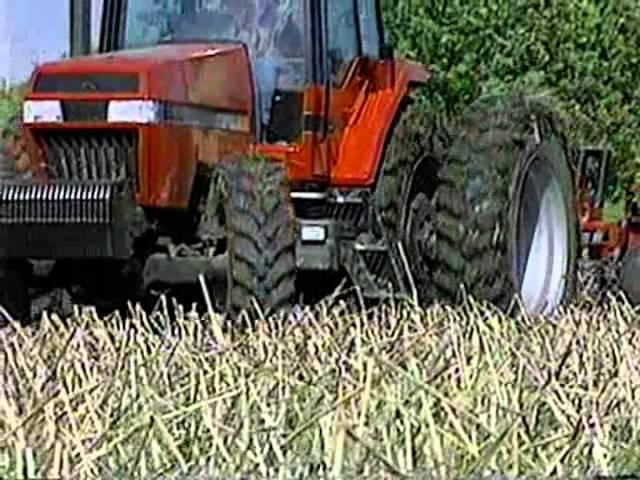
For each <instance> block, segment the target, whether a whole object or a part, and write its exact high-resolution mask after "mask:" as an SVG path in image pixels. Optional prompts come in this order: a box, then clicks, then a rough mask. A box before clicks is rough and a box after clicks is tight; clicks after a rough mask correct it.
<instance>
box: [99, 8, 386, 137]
mask: <svg viewBox="0 0 640 480" xmlns="http://www.w3.org/2000/svg"><path fill="white" fill-rule="evenodd" d="M377 3H378V2H376V0H353V1H344V0H321V1H316V0H165V1H158V0H129V1H124V0H104V7H103V17H102V21H101V35H100V52H101V53H107V52H115V51H121V50H125V51H126V50H140V49H151V48H154V47H157V46H166V45H180V44H196V43H197V44H202V43H216V44H218V43H221V42H225V43H242V44H243V45H244V46H245V47H246V49H247V52H248V55H249V58H250V63H251V70H252V74H253V75H252V76H253V82H254V95H255V111H256V115H255V119H254V120H255V127H256V134H257V140H258V142H265V143H270V144H278V143H280V144H282V143H291V142H300V141H302V136H303V134H304V131H305V124H306V125H307V127H308V126H309V125H310V124H312V125H313V127H314V128H315V129H318V128H323V129H326V127H327V124H326V123H325V122H324V121H321V122H319V121H318V120H319V118H318V117H319V116H320V115H318V114H315V113H314V114H310V115H306V116H305V115H304V113H305V110H307V112H306V113H311V112H309V111H308V110H309V109H313V110H314V111H317V112H323V111H327V110H331V105H329V104H330V99H329V96H328V95H323V96H322V98H318V95H317V93H318V92H317V89H318V87H320V90H321V91H322V92H323V93H328V92H329V91H330V90H331V89H332V88H334V89H335V88H337V89H339V90H344V89H351V90H353V87H354V85H352V84H349V82H348V79H347V75H348V72H349V69H350V67H351V66H352V65H353V64H354V62H356V60H357V59H358V58H362V57H366V58H368V59H378V58H380V56H381V55H380V53H381V45H382V42H381V39H382V29H381V19H380V12H379V6H378V5H377ZM227 80H228V81H230V82H234V81H236V80H237V79H235V78H228V79H227ZM313 86H315V87H316V88H315V89H313V88H312V87H313ZM340 87H345V88H342V89H341V88H340ZM347 87H348V88H347ZM338 96H340V95H338ZM318 101H320V102H321V103H322V105H318V104H317V102H318ZM338 101H341V102H342V104H343V105H342V106H348V104H347V105H344V103H345V99H341V100H338ZM347 101H348V99H347ZM310 102H315V105H310V104H309V103H310ZM334 103H335V102H334ZM323 116H324V117H326V115H323Z"/></svg>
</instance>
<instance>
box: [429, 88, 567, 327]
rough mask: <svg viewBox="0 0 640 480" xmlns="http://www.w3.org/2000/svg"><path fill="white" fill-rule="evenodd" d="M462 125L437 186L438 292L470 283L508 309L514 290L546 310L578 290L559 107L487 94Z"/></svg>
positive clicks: (447, 293)
mask: <svg viewBox="0 0 640 480" xmlns="http://www.w3.org/2000/svg"><path fill="white" fill-rule="evenodd" d="M460 127H461V128H460V132H461V134H460V136H459V137H457V138H456V140H455V141H454V143H453V145H452V147H451V150H450V154H449V155H448V157H447V160H446V163H445V165H444V166H443V168H442V169H441V172H440V182H441V186H440V187H439V190H438V192H437V194H436V217H437V220H436V237H437V257H438V259H439V263H438V265H439V267H438V270H437V272H436V274H435V277H434V280H435V283H436V286H437V288H438V290H439V293H440V295H441V297H442V298H443V299H444V300H450V301H457V300H460V299H461V294H462V292H463V291H465V292H466V293H467V294H469V295H471V296H472V297H474V298H476V299H477V300H480V301H488V302H491V303H493V304H495V305H497V306H499V307H503V308H506V307H508V305H509V304H510V302H511V300H512V299H513V297H514V295H515V296H518V297H520V299H521V301H522V302H523V304H524V307H525V309H526V311H527V312H528V313H530V314H543V313H549V312H551V311H553V310H555V309H556V308H557V307H558V306H560V305H561V304H563V303H564V302H565V301H567V300H569V299H571V298H572V297H573V295H574V293H575V282H576V265H577V250H578V220H577V216H576V213H575V209H574V208H573V202H574V189H573V182H572V174H571V169H570V165H569V160H568V158H567V154H566V147H565V141H564V138H563V136H562V134H561V133H560V131H559V129H558V124H557V122H556V119H555V118H554V115H553V112H552V111H551V109H550V108H549V107H547V106H546V105H545V104H544V103H543V102H541V101H539V100H536V99H528V98H513V99H509V100H508V101H506V102H505V101H504V100H500V101H499V102H497V103H491V102H483V103H478V104H476V105H474V106H473V108H472V109H471V111H470V112H468V114H467V115H465V116H464V117H463V118H462V122H461V124H460ZM461 287H463V288H461Z"/></svg>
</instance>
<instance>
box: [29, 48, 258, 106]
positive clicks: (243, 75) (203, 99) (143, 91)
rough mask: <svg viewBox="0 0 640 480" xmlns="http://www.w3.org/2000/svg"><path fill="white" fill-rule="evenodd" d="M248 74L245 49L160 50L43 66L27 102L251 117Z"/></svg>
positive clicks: (77, 58)
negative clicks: (174, 107)
mask: <svg viewBox="0 0 640 480" xmlns="http://www.w3.org/2000/svg"><path fill="white" fill-rule="evenodd" d="M250 72H251V69H250V65H249V59H248V55H247V52H246V49H245V48H244V47H243V46H242V45H241V44H229V43H224V44H219V43H192V44H178V45H175V44H174V45H159V46H155V47H151V48H146V49H139V50H128V51H119V52H113V53H108V54H101V55H92V56H87V57H76V58H71V59H66V60H62V61H57V62H51V63H46V64H43V65H41V66H39V67H38V68H37V69H36V70H35V72H34V73H33V75H32V77H31V82H30V88H29V92H28V94H27V100H83V99H86V100H101V101H105V100H107V101H108V100H112V99H113V100H115V99H128V100H132V99H139V100H156V101H160V102H166V103H174V104H181V105H189V104H190V105H192V106H200V107H209V108H213V109H215V110H222V111H228V112H234V113H241V114H246V115H249V114H250V112H251V106H252V105H253V89H252V81H251V73H250Z"/></svg>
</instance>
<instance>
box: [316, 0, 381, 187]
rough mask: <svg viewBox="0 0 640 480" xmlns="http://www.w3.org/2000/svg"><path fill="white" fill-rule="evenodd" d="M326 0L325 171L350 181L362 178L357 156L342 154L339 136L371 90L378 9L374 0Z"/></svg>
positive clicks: (377, 45)
mask: <svg viewBox="0 0 640 480" xmlns="http://www.w3.org/2000/svg"><path fill="white" fill-rule="evenodd" d="M325 2H326V5H325V19H326V26H325V28H326V30H325V31H326V43H325V45H326V47H325V48H326V57H327V58H326V62H325V65H326V68H327V71H326V72H325V73H326V75H327V79H326V81H328V86H329V89H328V90H329V97H328V102H329V105H328V112H327V118H326V121H327V123H328V125H327V134H328V136H327V142H328V144H327V148H328V150H329V151H328V155H327V156H328V160H329V171H330V172H331V177H332V179H333V180H334V182H333V183H338V184H340V183H343V180H346V183H350V182H349V177H350V176H351V177H352V179H353V182H354V183H358V181H359V180H358V179H359V178H362V177H363V172H359V171H358V167H359V165H360V159H356V158H347V156H346V153H345V142H344V140H345V138H346V136H347V135H348V134H349V132H350V129H351V128H352V127H353V126H354V125H355V124H356V123H357V122H358V121H359V119H360V118H361V115H362V114H363V112H364V111H365V106H366V105H367V102H368V100H369V99H370V97H369V96H370V94H371V93H372V91H373V85H372V83H371V78H372V70H371V66H372V65H373V64H374V63H375V62H376V61H377V60H378V59H379V58H380V45H381V27H380V17H379V13H380V12H379V8H378V5H377V3H378V2H377V1H376V0H325ZM365 176H366V175H365Z"/></svg>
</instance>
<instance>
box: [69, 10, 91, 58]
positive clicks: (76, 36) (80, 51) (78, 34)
mask: <svg viewBox="0 0 640 480" xmlns="http://www.w3.org/2000/svg"><path fill="white" fill-rule="evenodd" d="M69 52H70V54H71V56H72V57H78V56H83V55H89V54H90V53H91V0H71V1H70V2H69Z"/></svg>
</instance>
